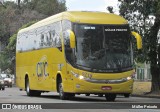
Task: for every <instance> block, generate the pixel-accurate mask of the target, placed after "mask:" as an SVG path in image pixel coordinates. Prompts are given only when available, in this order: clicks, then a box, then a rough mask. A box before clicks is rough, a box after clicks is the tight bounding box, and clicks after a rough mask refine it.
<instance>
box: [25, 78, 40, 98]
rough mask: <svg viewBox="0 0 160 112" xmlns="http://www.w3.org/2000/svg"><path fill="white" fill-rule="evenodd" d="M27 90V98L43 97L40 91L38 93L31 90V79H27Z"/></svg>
mask: <svg viewBox="0 0 160 112" xmlns="http://www.w3.org/2000/svg"><path fill="white" fill-rule="evenodd" d="M25 83H26V84H25V90H26V93H27V96H40V95H41V92H40V91H36V90H31V89H30V87H29V79H28V78H27V79H26V80H25Z"/></svg>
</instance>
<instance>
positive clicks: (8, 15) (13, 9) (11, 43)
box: [0, 0, 67, 73]
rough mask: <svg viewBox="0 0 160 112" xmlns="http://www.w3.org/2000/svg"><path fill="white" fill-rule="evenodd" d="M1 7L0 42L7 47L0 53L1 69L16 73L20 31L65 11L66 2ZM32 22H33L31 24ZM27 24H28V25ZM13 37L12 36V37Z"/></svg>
mask: <svg viewBox="0 0 160 112" xmlns="http://www.w3.org/2000/svg"><path fill="white" fill-rule="evenodd" d="M17 2H18V3H17V4H16V3H15V2H10V1H7V2H5V3H4V6H2V5H0V42H1V43H2V44H4V45H7V46H6V48H5V49H4V50H3V52H1V51H0V68H1V69H2V70H5V69H8V68H9V69H10V70H12V73H14V71H15V49H16V37H17V32H18V29H19V28H20V29H22V28H26V27H28V26H30V25H31V24H33V23H35V22H36V21H39V20H41V19H44V18H46V17H48V16H51V15H54V14H56V13H59V12H62V11H65V10H66V9H67V8H66V5H65V0H18V1H17ZM30 21H32V22H30ZM26 23H27V24H26ZM11 35H12V36H11Z"/></svg>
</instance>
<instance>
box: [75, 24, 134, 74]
mask: <svg viewBox="0 0 160 112" xmlns="http://www.w3.org/2000/svg"><path fill="white" fill-rule="evenodd" d="M75 34H76V39H77V54H76V64H77V65H79V66H83V67H87V68H91V69H92V70H94V69H95V70H98V71H103V70H113V71H115V70H122V69H126V68H128V67H132V64H133V59H132V54H131V53H132V50H131V42H130V37H129V35H130V33H129V27H128V26H127V25H118V26H111V25H110V26H107V25H106V26H101V25H76V30H75Z"/></svg>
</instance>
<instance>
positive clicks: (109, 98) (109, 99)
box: [105, 93, 117, 101]
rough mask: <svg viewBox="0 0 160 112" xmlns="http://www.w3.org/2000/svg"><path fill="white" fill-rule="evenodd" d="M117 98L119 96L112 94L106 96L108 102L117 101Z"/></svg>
mask: <svg viewBox="0 0 160 112" xmlns="http://www.w3.org/2000/svg"><path fill="white" fill-rule="evenodd" d="M116 96H117V95H116V94H111V93H108V94H105V97H106V100H107V101H115V99H116Z"/></svg>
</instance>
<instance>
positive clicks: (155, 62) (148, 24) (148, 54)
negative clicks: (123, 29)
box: [119, 0, 160, 93]
mask: <svg viewBox="0 0 160 112" xmlns="http://www.w3.org/2000/svg"><path fill="white" fill-rule="evenodd" d="M119 1H120V2H121V5H120V14H121V15H122V16H123V17H125V18H126V19H127V20H128V21H129V23H130V24H131V29H132V30H135V31H137V32H139V33H140V34H141V36H142V39H143V49H142V53H141V54H139V53H138V52H137V51H136V52H135V53H136V59H137V61H138V62H144V61H149V63H150V65H151V75H152V88H151V92H153V93H160V83H159V82H160V61H159V60H160V46H159V45H158V44H159V43H158V32H159V29H160V1H159V0H130V1H129V0H119ZM151 15H152V16H154V17H155V19H154V18H153V17H151Z"/></svg>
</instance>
